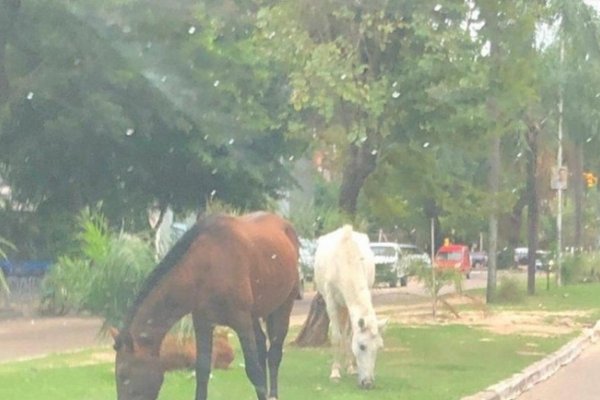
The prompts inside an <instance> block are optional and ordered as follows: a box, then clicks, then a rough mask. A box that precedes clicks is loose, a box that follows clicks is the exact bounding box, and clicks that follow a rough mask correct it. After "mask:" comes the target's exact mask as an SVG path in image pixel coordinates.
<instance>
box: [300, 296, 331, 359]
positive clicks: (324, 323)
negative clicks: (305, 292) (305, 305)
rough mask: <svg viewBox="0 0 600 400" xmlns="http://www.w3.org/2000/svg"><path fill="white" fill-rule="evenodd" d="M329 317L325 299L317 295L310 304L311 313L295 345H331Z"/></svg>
mask: <svg viewBox="0 0 600 400" xmlns="http://www.w3.org/2000/svg"><path fill="white" fill-rule="evenodd" d="M328 332H329V315H327V310H326V309H325V299H323V296H321V294H320V293H317V294H316V295H315V297H314V299H313V301H312V303H310V311H309V312H308V316H307V317H306V321H304V325H302V329H301V330H300V333H299V334H298V336H297V337H296V339H295V340H294V342H293V344H295V345H296V346H299V347H318V346H325V345H328V344H329V336H328Z"/></svg>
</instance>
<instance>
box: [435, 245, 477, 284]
mask: <svg viewBox="0 0 600 400" xmlns="http://www.w3.org/2000/svg"><path fill="white" fill-rule="evenodd" d="M435 265H436V266H437V267H438V268H456V269H459V270H460V272H462V273H463V274H465V276H466V277H467V279H469V278H470V277H471V254H470V252H469V246H465V245H464V244H445V245H443V246H442V247H440V248H439V249H438V251H437V253H436V255H435Z"/></svg>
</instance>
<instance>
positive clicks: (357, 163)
mask: <svg viewBox="0 0 600 400" xmlns="http://www.w3.org/2000/svg"><path fill="white" fill-rule="evenodd" d="M368 143H369V142H368V141H367V142H365V143H362V145H360V146H359V145H357V144H355V143H353V144H351V145H350V148H349V151H348V162H347V163H346V165H345V167H344V173H343V176H342V185H341V187H340V197H339V199H338V205H339V207H340V209H341V210H342V211H344V212H346V213H347V214H348V215H350V216H352V217H353V216H354V215H355V214H356V205H357V202H358V195H359V194H360V191H361V189H362V187H363V184H364V183H365V180H366V179H367V177H368V176H369V175H370V174H371V173H372V172H373V171H374V170H375V166H376V161H377V153H376V152H374V151H373V150H372V148H371V146H369V144H368Z"/></svg>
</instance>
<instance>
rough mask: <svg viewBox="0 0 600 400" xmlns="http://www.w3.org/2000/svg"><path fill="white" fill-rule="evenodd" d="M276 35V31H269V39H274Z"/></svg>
mask: <svg viewBox="0 0 600 400" xmlns="http://www.w3.org/2000/svg"><path fill="white" fill-rule="evenodd" d="M274 37H275V31H272V32H271V33H269V36H267V38H269V39H273V38H274Z"/></svg>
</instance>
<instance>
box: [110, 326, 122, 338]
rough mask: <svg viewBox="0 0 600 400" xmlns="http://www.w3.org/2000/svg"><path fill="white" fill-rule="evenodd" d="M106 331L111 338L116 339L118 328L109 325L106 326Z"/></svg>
mask: <svg viewBox="0 0 600 400" xmlns="http://www.w3.org/2000/svg"><path fill="white" fill-rule="evenodd" d="M108 333H109V334H110V336H111V337H112V338H113V340H117V337H118V336H119V330H118V329H117V328H115V327H114V326H110V327H109V328H108Z"/></svg>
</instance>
